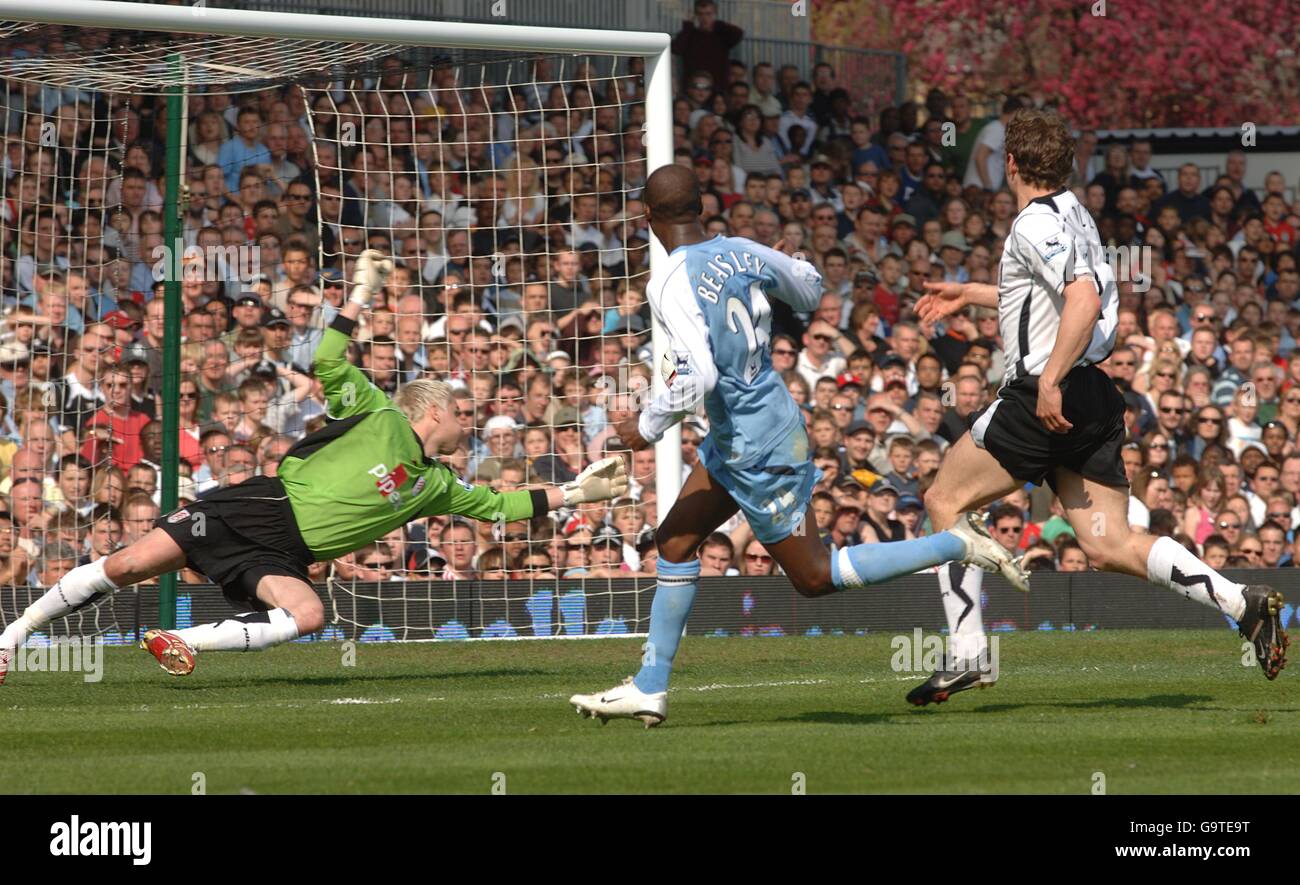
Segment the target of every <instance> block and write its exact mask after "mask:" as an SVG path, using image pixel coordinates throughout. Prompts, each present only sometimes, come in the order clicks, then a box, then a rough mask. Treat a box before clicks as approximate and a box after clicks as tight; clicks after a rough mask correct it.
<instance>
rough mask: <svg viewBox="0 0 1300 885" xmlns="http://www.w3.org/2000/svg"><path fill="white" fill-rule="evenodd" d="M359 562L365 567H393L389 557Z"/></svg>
mask: <svg viewBox="0 0 1300 885" xmlns="http://www.w3.org/2000/svg"><path fill="white" fill-rule="evenodd" d="M361 564H362V565H363V566H365V567H366V568H373V569H390V568H392V567H393V561H392V560H391V559H378V560H371V561H370V562H363V563H361Z"/></svg>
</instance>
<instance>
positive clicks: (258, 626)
mask: <svg viewBox="0 0 1300 885" xmlns="http://www.w3.org/2000/svg"><path fill="white" fill-rule="evenodd" d="M171 632H172V633H174V634H176V635H177V636H179V637H180V638H181V639H184V640H185V644H186V645H188V646H189V647H190V648H192V649H194V650H195V651H261V650H262V649H264V648H270V647H271V646H273V645H279V644H280V643H282V642H288V641H289V640H291V639H297V638H298V624H297V622H296V621H294V619H293V615H291V614H289V612H288V610H287V609H283V608H273V609H271V610H270V611H269V612H245V613H244V614H242V615H235V616H234V617H233V618H227V619H226V620H224V621H216V622H215V623H212V624H200V625H199V626H197V627H186V628H185V629H184V630H172V631H171Z"/></svg>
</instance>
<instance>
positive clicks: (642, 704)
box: [569, 676, 668, 728]
mask: <svg viewBox="0 0 1300 885" xmlns="http://www.w3.org/2000/svg"><path fill="white" fill-rule="evenodd" d="M569 703H570V704H573V706H574V709H576V710H577V711H578V715H579V716H585V717H587V718H588V719H599V720H600V724H601V725H604V724H605V722H606V720H609V719H640V720H641V721H642V722H644V723H645V727H646V728H654V727H655V726H656V725H659V724H660V723H661V722H663V721H664V720H665V719H667V718H668V692H666V691H658V692H655V693H654V694H645V693H644V692H642V691H641V690H640V689H639V688H637V687H636V683H634V682H633V681H632V677H631V676H629V677H627V678H626V679H624V680H623V682H622V683H621V684H619V685H616V686H614V687H613V688H611V689H609V690H608V691H602V692H600V693H599V694H575V695H574V696H573V697H571V698H569Z"/></svg>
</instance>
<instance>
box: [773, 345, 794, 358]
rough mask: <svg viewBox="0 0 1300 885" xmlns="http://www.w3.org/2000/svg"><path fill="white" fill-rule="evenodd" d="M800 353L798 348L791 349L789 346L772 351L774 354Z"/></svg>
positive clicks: (792, 354) (789, 354)
mask: <svg viewBox="0 0 1300 885" xmlns="http://www.w3.org/2000/svg"><path fill="white" fill-rule="evenodd" d="M798 355H799V351H797V350H791V349H790V348H788V347H786V348H784V349H782V350H774V351H772V356H798Z"/></svg>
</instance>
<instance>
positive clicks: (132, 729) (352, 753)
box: [0, 630, 1300, 794]
mask: <svg viewBox="0 0 1300 885" xmlns="http://www.w3.org/2000/svg"><path fill="white" fill-rule="evenodd" d="M999 638H1000V641H1001V647H1000V652H1001V654H1000V660H1001V668H1002V678H1001V681H1000V682H999V684H998V685H997V686H996V687H995V688H992V689H989V690H984V691H970V692H966V693H964V694H961V695H957V696H955V697H954V698H953V699H952V700H950V701H949V702H948V703H946V704H943V705H940V706H937V707H929V708H925V709H914V708H911V707H909V706H907V705H906V704H905V703H904V701H903V695H904V694H905V692H906V691H907V689H909V688H910V687H911V686H912V685H913V684H915V682H916V681H917V677H916V676H915V675H913V674H899V673H896V672H894V671H893V670H892V669H891V668H890V658H891V648H890V637H889V636H884V635H881V636H871V637H851V636H841V637H821V638H793V637H792V638H763V639H744V638H729V639H720V638H704V637H688V638H687V639H686V641H685V642H684V643H683V647H682V650H681V653H680V655H679V658H678V668H677V672H676V674H675V682H674V689H673V691H672V693H671V694H670V695H669V701H670V707H669V718H668V721H667V722H666V723H665V724H664V725H663V726H661V727H660V728H658V729H655V730H651V731H646V730H645V729H643V728H642V727H641V724H640V723H639V722H635V721H628V720H618V721H611V722H610V723H609V724H608V725H606V726H604V727H602V726H601V725H599V724H598V723H596V722H592V721H590V720H584V719H580V718H579V717H578V716H577V714H576V713H575V712H574V711H573V708H571V707H570V706H569V705H568V704H567V703H566V701H567V698H568V696H569V695H570V694H571V693H573V692H575V691H584V692H585V691H597V690H600V689H603V688H607V687H609V686H610V685H612V684H614V682H616V681H618V680H619V679H621V678H622V677H623V676H624V675H626V674H628V673H630V672H633V669H634V664H635V663H636V661H637V660H638V657H639V650H638V643H639V641H638V640H625V639H610V640H593V641H555V642H539V641H529V642H478V643H465V642H461V643H454V642H453V643H437V644H411V645H395V644H385V645H361V646H358V647H357V649H356V661H355V666H354V667H344V666H342V662H341V660H342V652H341V646H340V645H337V644H327V643H321V644H294V645H291V646H286V647H281V648H278V649H274V650H271V651H267V652H262V653H257V654H242V655H241V654H220V653H213V654H208V655H205V656H204V657H203V658H202V659H201V660H200V662H199V668H198V670H197V671H196V672H195V674H194V675H192V676H190V677H186V678H174V677H170V676H167V675H166V674H164V673H163V672H162V671H161V670H160V669H159V668H158V667H157V665H156V664H155V663H154V662H153V660H152V658H150V657H149V656H148V655H147V654H146V653H145V652H143V651H140V650H136V649H126V648H112V649H108V650H107V651H106V660H105V664H104V673H103V680H102V681H101V682H99V683H93V684H87V683H85V682H84V681H83V680H82V676H81V674H78V673H32V672H17V673H13V674H11V676H10V680H9V683H8V684H6V685H5V686H3V687H0V729H3V735H4V750H3V752H0V793H45V792H56V793H81V792H90V793H124V792H148V793H182V794H184V793H189V792H191V787H192V784H194V783H195V773H196V772H201V773H202V775H203V782H204V784H205V786H206V790H207V792H209V793H236V792H240V791H253V792H257V793H281V792H307V793H363V792H401V793H406V792H413V793H426V792H436V793H442V792H462V793H488V792H491V791H492V789H493V785H494V784H497V785H498V789H500V788H502V787H503V788H504V789H505V790H506V791H507V792H509V793H629V792H632V793H640V792H664V793H692V792H727V793H737V792H739V793H771V794H780V793H786V794H788V793H790V792H791V790H792V787H794V786H795V785H796V784H797V783H802V784H803V785H804V788H805V789H806V792H807V793H809V794H815V793H832V792H839V793H842V792H926V793H944V792H955V793H980V792H1030V793H1087V792H1089V791H1091V790H1092V789H1093V784H1094V782H1095V778H1094V772H1103V773H1104V775H1105V787H1106V790H1107V792H1109V793H1183V792H1223V793H1227V792H1233V793H1246V794H1249V793H1253V792H1255V791H1267V792H1295V791H1297V790H1300V745H1298V744H1297V741H1296V739H1295V736H1296V734H1297V733H1300V703H1298V702H1297V697H1296V692H1295V678H1294V674H1293V673H1292V672H1290V671H1284V672H1283V674H1282V676H1281V677H1280V678H1279V679H1278V680H1277V681H1276V682H1274V683H1269V682H1266V681H1265V680H1264V679H1263V677H1262V676H1261V675H1260V674H1259V672H1258V671H1257V669H1256V668H1254V667H1244V666H1242V665H1241V653H1240V650H1239V647H1240V643H1239V642H1238V641H1237V640H1236V638H1235V637H1234V636H1233V635H1232V634H1231V633H1229V632H1228V631H1226V630H1224V631H1221V632H1199V631H1197V632H1193V631H1099V632H1095V633H1075V634H1062V633H1018V634H1001V635H1000V636H999ZM1242 760H1249V765H1246V766H1243V765H1241V764H1240V763H1241V761H1242ZM797 773H802V780H801V781H800V780H799V778H798V775H797ZM501 775H504V778H502V777H501Z"/></svg>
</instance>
